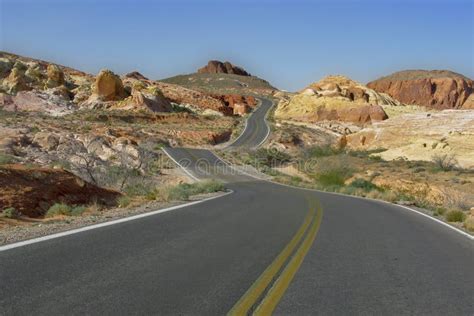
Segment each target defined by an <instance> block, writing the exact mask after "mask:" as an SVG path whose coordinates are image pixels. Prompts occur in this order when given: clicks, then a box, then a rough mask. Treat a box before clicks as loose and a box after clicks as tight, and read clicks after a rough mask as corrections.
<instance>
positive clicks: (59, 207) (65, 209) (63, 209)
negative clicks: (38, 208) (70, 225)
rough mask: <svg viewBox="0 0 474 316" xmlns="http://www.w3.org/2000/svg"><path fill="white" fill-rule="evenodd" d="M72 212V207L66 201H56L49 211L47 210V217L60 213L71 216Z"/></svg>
mask: <svg viewBox="0 0 474 316" xmlns="http://www.w3.org/2000/svg"><path fill="white" fill-rule="evenodd" d="M71 212H72V208H71V207H70V206H69V205H67V204H64V203H56V204H54V205H53V206H51V207H50V208H49V209H48V211H47V212H46V217H53V216H58V215H66V216H70V215H71Z"/></svg>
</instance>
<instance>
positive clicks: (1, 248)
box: [0, 190, 234, 252]
mask: <svg viewBox="0 0 474 316" xmlns="http://www.w3.org/2000/svg"><path fill="white" fill-rule="evenodd" d="M232 193H234V191H232V190H229V191H228V192H226V193H224V194H222V195H218V196H212V197H209V198H206V199H203V200H199V201H194V202H190V203H185V204H180V205H175V206H171V207H167V208H164V209H160V210H156V211H152V212H148V213H142V214H138V215H133V216H129V217H124V218H120V219H116V220H112V221H109V222H104V223H99V224H95V225H90V226H85V227H81V228H76V229H72V230H68V231H64V232H60V233H56V234H51V235H47V236H42V237H37V238H32V239H28V240H24V241H19V242H16V243H12V244H8V245H4V246H0V252H1V251H5V250H9V249H13V248H18V247H22V246H26V245H30V244H35V243H38V242H42V241H46V240H50V239H55V238H59V237H63V236H68V235H73V234H77V233H80V232H84V231H88V230H92V229H97V228H101V227H105V226H111V225H115V224H119V223H124V222H129V221H133V220H136V219H139V218H143V217H148V216H153V215H157V214H160V213H165V212H169V211H173V210H177V209H181V208H185V207H188V206H192V205H196V204H200V203H203V202H207V201H210V200H214V199H218V198H221V197H224V196H226V195H229V194H232Z"/></svg>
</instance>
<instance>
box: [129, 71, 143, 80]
mask: <svg viewBox="0 0 474 316" xmlns="http://www.w3.org/2000/svg"><path fill="white" fill-rule="evenodd" d="M124 77H125V78H132V79H137V80H148V78H147V77H145V76H144V75H142V74H141V73H139V72H138V71H132V72H129V73H128V74H126V75H125V76H124Z"/></svg>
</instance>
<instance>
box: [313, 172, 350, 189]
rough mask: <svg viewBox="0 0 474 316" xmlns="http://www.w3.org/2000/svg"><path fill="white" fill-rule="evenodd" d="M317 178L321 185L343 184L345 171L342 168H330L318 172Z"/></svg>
mask: <svg viewBox="0 0 474 316" xmlns="http://www.w3.org/2000/svg"><path fill="white" fill-rule="evenodd" d="M317 179H318V181H319V183H320V184H322V185H323V186H343V185H344V181H345V180H346V172H345V171H344V170H343V169H331V170H327V171H324V172H322V173H320V174H319V175H318V176H317Z"/></svg>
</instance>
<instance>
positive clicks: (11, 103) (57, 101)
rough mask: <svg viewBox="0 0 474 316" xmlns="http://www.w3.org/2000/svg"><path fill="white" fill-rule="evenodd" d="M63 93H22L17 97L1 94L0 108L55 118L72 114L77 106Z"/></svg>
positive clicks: (53, 90)
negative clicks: (43, 114)
mask: <svg viewBox="0 0 474 316" xmlns="http://www.w3.org/2000/svg"><path fill="white" fill-rule="evenodd" d="M61 93H62V92H61V91H58V90H55V89H50V90H46V91H20V92H18V93H17V94H16V95H8V94H0V95H1V97H0V106H2V107H3V109H4V110H5V111H13V112H16V111H26V112H42V113H47V114H50V115H54V116H60V115H64V114H67V113H71V112H72V111H73V110H75V109H76V105H75V104H74V103H72V102H70V101H69V100H68V99H67V98H66V97H65V96H63V95H62V94H61Z"/></svg>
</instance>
